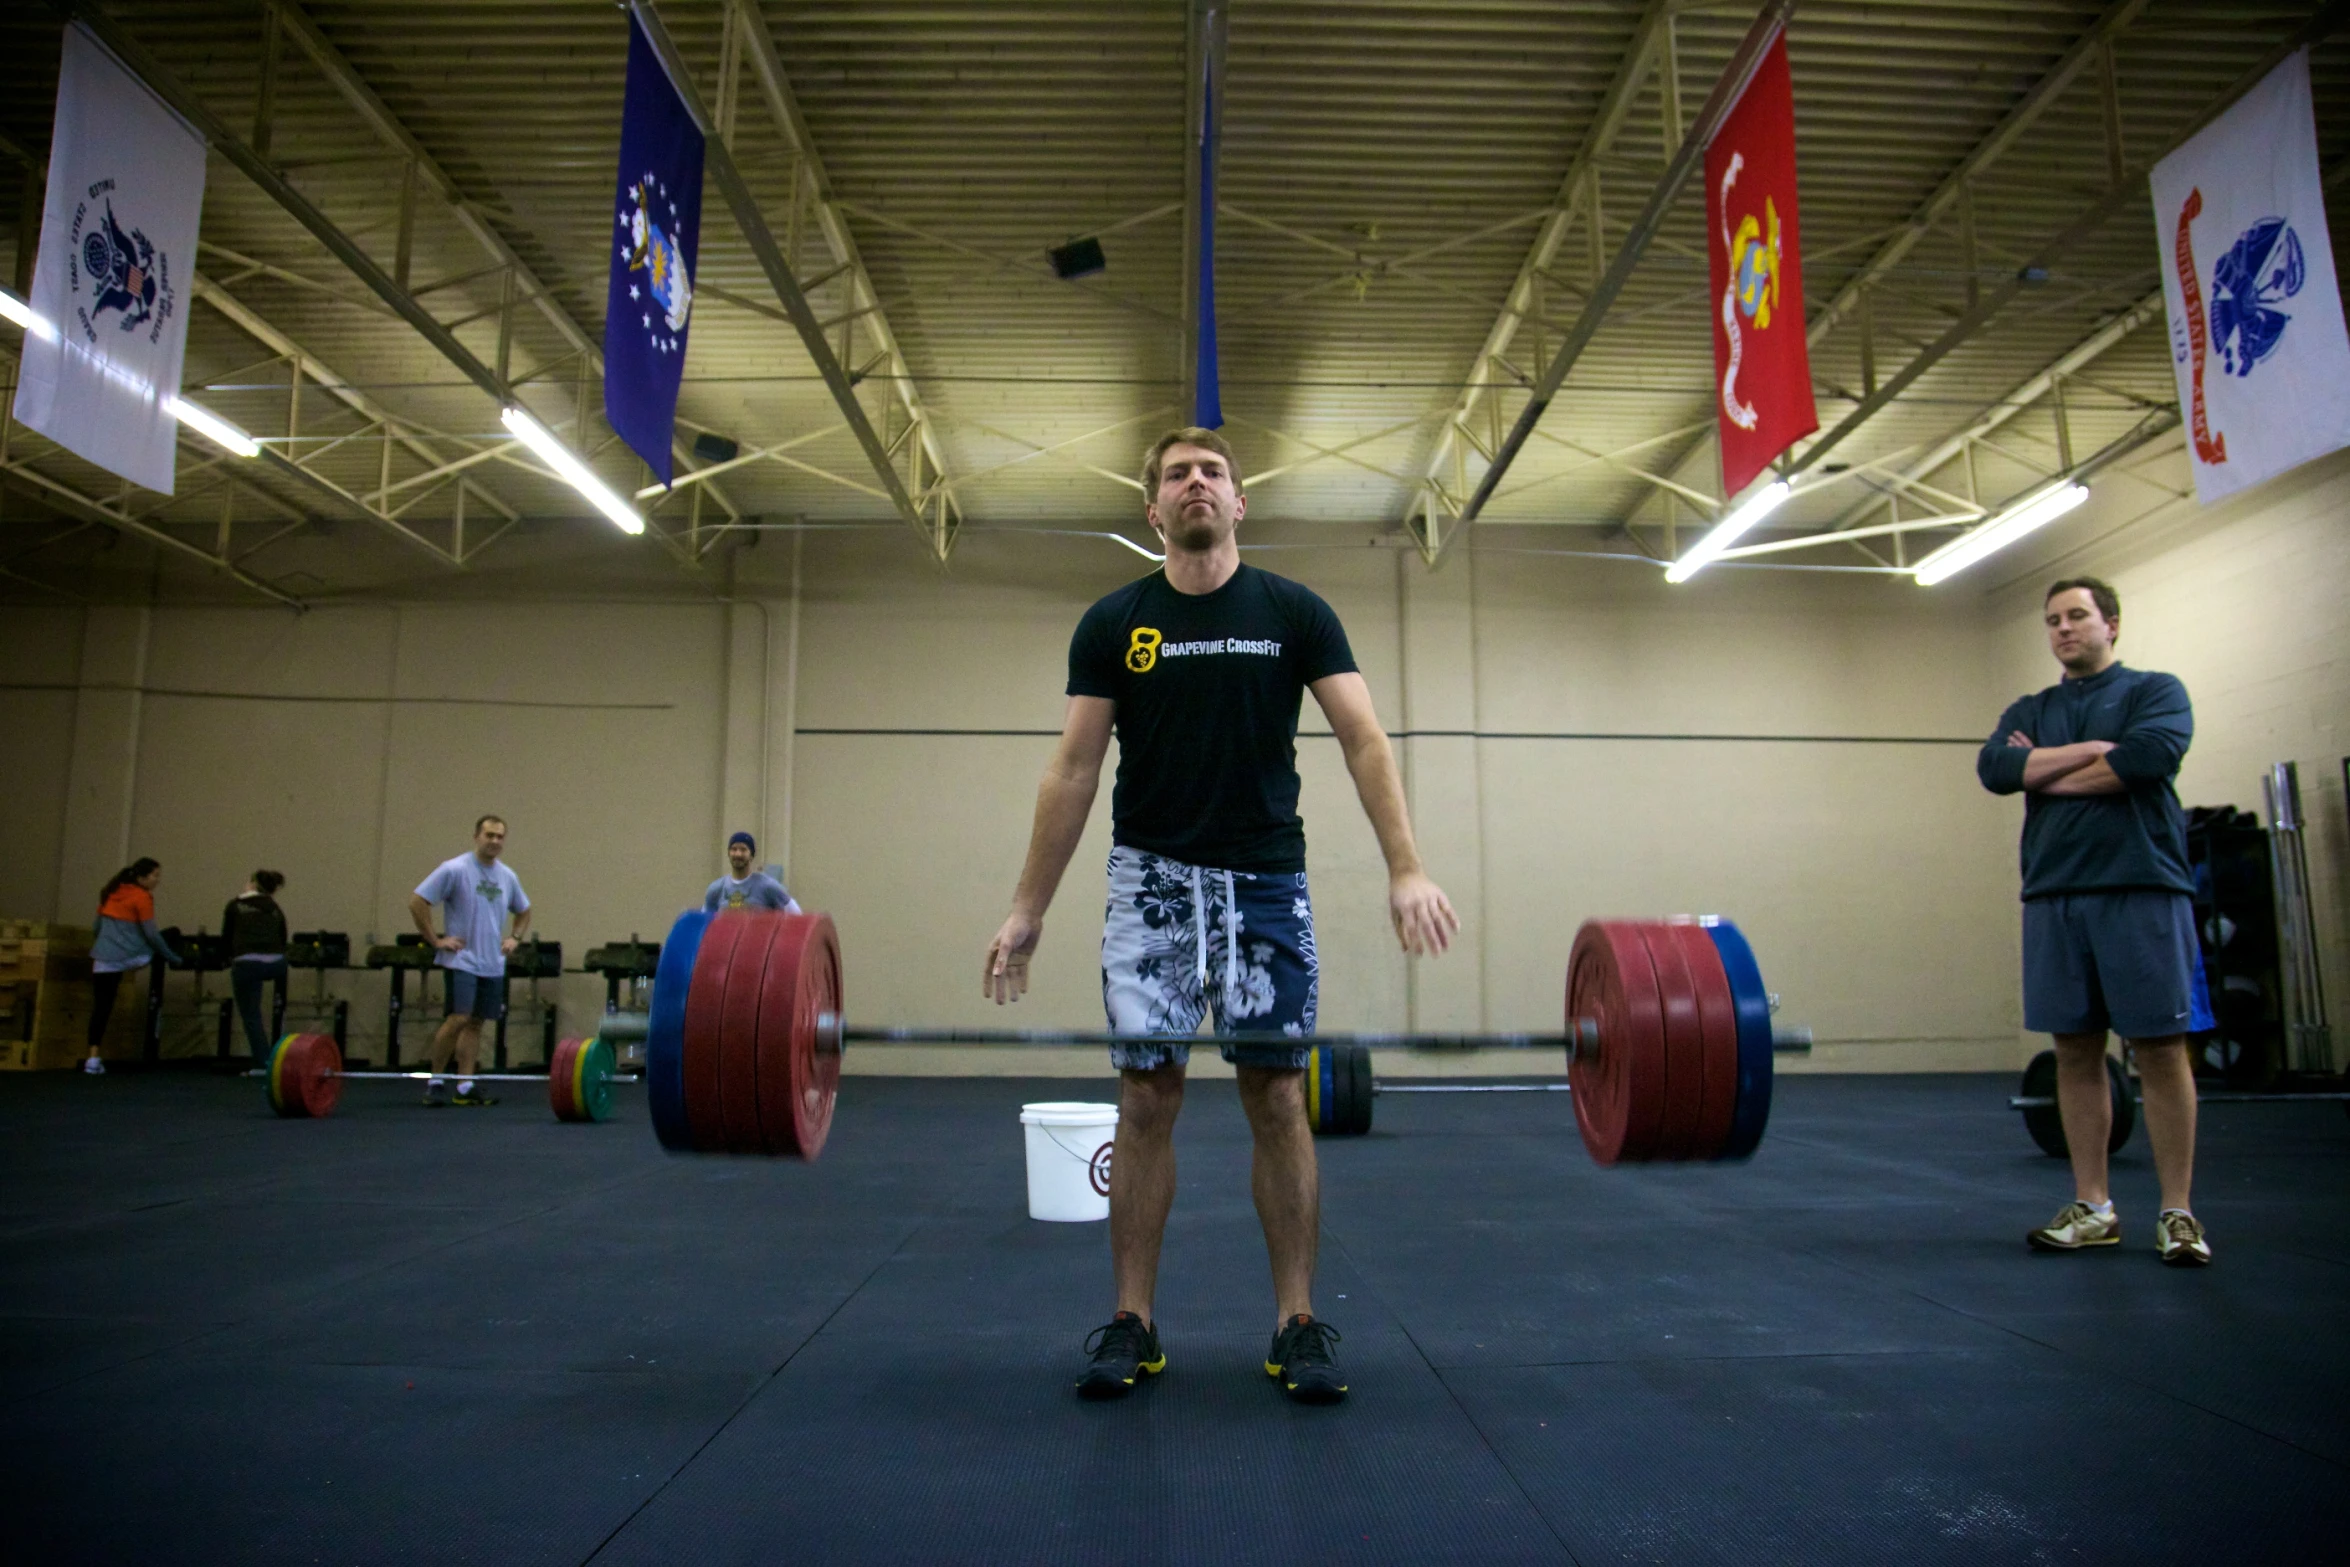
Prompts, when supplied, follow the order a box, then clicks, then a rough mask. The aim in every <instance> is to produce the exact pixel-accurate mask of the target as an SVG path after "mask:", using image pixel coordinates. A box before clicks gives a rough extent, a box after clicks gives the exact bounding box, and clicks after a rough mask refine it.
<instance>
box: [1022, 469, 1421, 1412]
mask: <svg viewBox="0 0 2350 1567" xmlns="http://www.w3.org/2000/svg"><path fill="white" fill-rule="evenodd" d="M1142 477H1143V495H1144V497H1145V500H1144V509H1143V514H1144V516H1145V517H1146V518H1148V519H1149V521H1150V524H1151V527H1152V528H1153V529H1155V530H1156V531H1157V533H1158V535H1159V537H1160V539H1161V541H1162V542H1163V544H1164V545H1165V548H1166V565H1165V567H1164V568H1163V569H1162V570H1159V571H1155V572H1153V573H1151V574H1150V575H1149V576H1147V577H1144V578H1142V579H1141V580H1140V581H1137V582H1133V583H1130V584H1128V585H1127V586H1126V587H1123V588H1120V589H1119V590H1118V591H1117V592H1115V593H1112V594H1111V595H1110V596H1109V597H1107V598H1105V599H1103V600H1101V601H1100V602H1099V603H1097V604H1095V605H1094V606H1093V607H1092V608H1091V609H1089V610H1087V611H1086V613H1085V616H1084V618H1083V619H1082V620H1081V621H1080V622H1079V623H1078V627H1077V634H1076V636H1075V637H1074V639H1072V641H1071V643H1070V646H1069V707H1068V715H1067V718H1066V719H1065V721H1064V724H1063V728H1062V732H1061V740H1060V745H1059V748H1058V749H1057V750H1056V752H1055V754H1054V757H1053V761H1052V764H1051V765H1050V766H1049V767H1048V768H1046V770H1045V775H1044V782H1043V784H1042V785H1041V786H1040V787H1039V788H1038V790H1037V797H1036V822H1035V827H1034V830H1033V832H1032V834H1031V836H1030V839H1029V844H1028V860H1027V864H1026V866H1025V867H1024V868H1023V869H1022V871H1021V873H1020V886H1019V890H1018V891H1017V892H1016V893H1015V894H1014V895H1013V899H1012V912H1011V914H1010V915H1009V917H1007V918H1006V919H1005V921H1004V923H1003V928H1002V929H1001V930H999V931H997V932H996V937H995V940H994V941H993V942H992V943H991V944H990V945H989V947H988V950H987V966H986V968H985V970H984V972H983V975H982V979H981V986H982V989H983V991H984V992H985V993H986V994H990V995H993V996H994V997H995V999H996V1001H997V1003H998V1004H999V1005H1000V1004H1001V1003H1003V1002H1004V1001H1007V1000H1017V999H1018V997H1019V995H1020V993H1021V992H1022V991H1024V990H1025V989H1027V988H1028V964H1029V959H1030V957H1031V956H1032V955H1033V954H1034V952H1035V951H1036V943H1037V938H1038V936H1039V935H1040V934H1041V932H1042V930H1043V922H1044V913H1045V909H1046V908H1047V906H1049V905H1050V904H1051V902H1052V899H1053V891H1054V889H1055V888H1056V887H1057V886H1058V885H1059V884H1060V880H1061V873H1062V872H1063V871H1064V870H1066V869H1067V868H1068V864H1069V856H1070V855H1071V854H1072V853H1073V852H1075V850H1076V847H1077V839H1078V836H1079V835H1080V834H1081V833H1082V832H1083V830H1084V828H1085V820H1086V816H1087V814H1088V812H1089V811H1090V810H1091V809H1092V806H1093V798H1094V793H1095V790H1096V789H1097V787H1098V786H1099V784H1100V780H1101V766H1102V758H1103V756H1104V755H1105V754H1106V753H1107V752H1108V750H1109V745H1110V736H1111V733H1112V731H1113V729H1114V730H1115V731H1116V734H1117V737H1118V780H1117V787H1116V790H1115V792H1114V793H1113V795H1112V805H1111V819H1112V822H1113V824H1114V833H1113V837H1114V839H1115V843H1116V847H1115V848H1114V849H1113V850H1112V851H1111V854H1110V865H1109V884H1110V885H1109V906H1108V911H1107V915H1106V919H1105V923H1104V928H1103V932H1102V1003H1103V1007H1104V1009H1105V1010H1106V1011H1107V1013H1108V1014H1109V1023H1110V1027H1111V1028H1112V1029H1113V1030H1115V1031H1117V1032H1119V1033H1124V1034H1189V1033H1191V1032H1192V1031H1193V1030H1194V1029H1196V1028H1197V1027H1198V1026H1199V1023H1200V1019H1201V1016H1202V1015H1203V1013H1206V1012H1211V1011H1212V1012H1213V1014H1214V1016H1215V1021H1216V1027H1217V1029H1218V1031H1219V1032H1221V1033H1227V1034H1229V1033H1234V1032H1241V1031H1246V1032H1251V1033H1256V1032H1268V1033H1281V1034H1286V1035H1288V1036H1290V1037H1291V1038H1293V1039H1295V1040H1296V1043H1295V1044H1294V1045H1289V1044H1278V1045H1272V1046H1264V1045H1237V1046H1236V1045H1229V1044H1228V1045H1226V1046H1225V1047H1224V1051H1223V1053H1224V1058H1225V1059H1226V1060H1228V1061H1230V1062H1232V1063H1233V1064H1234V1067H1235V1069H1236V1075H1237V1076H1238V1077H1239V1080H1240V1102H1241V1105H1242V1107H1243V1109H1245V1110H1246V1111H1247V1113H1248V1122H1249V1131H1250V1133H1251V1135H1252V1137H1253V1139H1254V1143H1255V1162H1254V1169H1253V1172H1252V1176H1251V1188H1252V1190H1253V1193H1254V1195H1255V1198H1256V1207H1257V1217H1258V1219H1259V1221H1260V1222H1262V1224H1263V1225H1264V1229H1265V1250H1266V1252H1267V1253H1268V1254H1269V1256H1270V1258H1271V1261H1272V1267H1273V1288H1274V1294H1275V1296H1276V1298H1277V1302H1278V1310H1279V1323H1280V1326H1279V1329H1278V1331H1276V1333H1275V1334H1274V1337H1273V1346H1272V1348H1271V1349H1270V1350H1269V1351H1268V1352H1267V1354H1266V1356H1265V1370H1266V1372H1267V1374H1268V1375H1270V1376H1272V1377H1274V1378H1275V1379H1276V1380H1277V1381H1278V1382H1279V1383H1280V1384H1281V1385H1282V1386H1283V1387H1284V1388H1285V1389H1287V1391H1288V1392H1289V1393H1290V1395H1291V1396H1292V1397H1295V1398H1298V1399H1300V1400H1304V1401H1308V1402H1319V1403H1327V1402H1332V1401H1335V1400H1337V1399H1339V1398H1341V1397H1344V1396H1345V1393H1346V1382H1345V1379H1344V1378H1343V1377H1341V1376H1340V1374H1339V1371H1338V1367H1337V1365H1336V1363H1335V1362H1334V1360H1333V1359H1332V1356H1331V1352H1330V1346H1331V1344H1332V1343H1333V1342H1334V1341H1335V1340H1336V1339H1337V1338H1338V1334H1337V1332H1336V1331H1335V1330H1334V1329H1332V1328H1331V1327H1330V1326H1329V1325H1328V1324H1327V1323H1324V1322H1322V1321H1320V1320H1318V1319H1317V1318H1316V1317H1315V1316H1314V1306H1313V1281H1314V1253H1315V1247H1316V1244H1317V1241H1318V1239H1319V1236H1320V1229H1321V1193H1320V1183H1319V1175H1318V1172H1317V1170H1316V1167H1315V1162H1314V1141H1313V1134H1312V1132H1311V1131H1310V1129H1309V1128H1308V1126H1307V1124H1306V1113H1305V1082H1304V1079H1305V1073H1304V1068H1305V1063H1306V1051H1307V1048H1308V1046H1307V1039H1308V1036H1310V1035H1311V1034H1312V1033H1313V1031H1314V1014H1315V1008H1316V1003H1317V999H1318V998H1317V984H1318V973H1319V970H1318V967H1317V964H1316V961H1315V953H1314V916H1313V905H1312V903H1311V901H1310V898H1309V896H1308V893H1307V890H1306V874H1305V828H1304V824H1303V823H1302V822H1300V820H1299V819H1298V814H1297V795H1298V777H1297V745H1296V737H1297V716H1298V707H1299V699H1300V698H1301V696H1302V695H1303V694H1304V693H1305V692H1306V691H1309V690H1310V691H1312V692H1313V693H1314V700H1315V701H1317V702H1319V703H1320V704H1321V707H1322V712H1323V714H1324V716H1326V717H1327V718H1328V719H1329V721H1330V727H1331V729H1332V730H1333V731H1334V732H1335V733H1336V735H1337V737H1338V742H1339V745H1340V747H1341V748H1342V749H1343V750H1344V752H1345V755H1346V765H1347V770H1348V772H1349V773H1351V774H1352V775H1353V777H1354V781H1355V791H1356V793H1357V794H1358V795H1359V796H1360V797H1361V799H1362V803H1363V809H1364V811H1365V812H1366V813H1367V814H1368V815H1369V816H1370V819H1371V825H1372V827H1373V829H1374V830H1375V831H1376V832H1377V834H1378V838H1379V848H1380V852H1381V853H1382V854H1384V855H1385V856H1386V859H1387V873H1388V894H1387V903H1388V913H1389V915H1390V917H1391V918H1392V919H1393V921H1394V924H1395V932H1396V936H1397V938H1398V940H1400V941H1401V942H1402V944H1403V947H1404V950H1405V951H1407V952H1414V953H1420V952H1427V953H1437V952H1442V951H1443V950H1444V949H1445V946H1446V945H1447V943H1448V942H1449V941H1450V939H1451V937H1452V935H1453V933H1454V932H1455V931H1456V930H1458V929H1459V927H1460V921H1459V920H1458V918H1457V917H1456V916H1455V915H1454V914H1453V910H1452V905H1451V904H1450V903H1448V902H1447V901H1446V900H1445V896H1444V893H1443V891H1442V890H1441V889H1439V888H1438V887H1437V885H1436V884H1435V883H1434V882H1433V881H1431V880H1429V879H1428V877H1427V875H1426V874H1425V873H1424V872H1423V871H1422V870H1421V868H1420V856H1419V851H1418V850H1417V849H1416V848H1415V847H1414V845H1413V842H1412V829H1411V821H1410V818H1409V815H1408V814H1407V812H1406V810H1405V807H1404V797H1403V784H1402V780H1401V778H1400V777H1399V775H1398V774H1397V771H1396V766H1395V757H1394V755H1393V753H1392V752H1391V751H1390V750H1389V749H1388V745H1387V736H1386V734H1385V733H1384V732H1383V731H1382V730H1381V729H1380V727H1379V720H1378V718H1377V716H1376V715H1375V714H1374V713H1373V712H1372V709H1371V696H1370V690H1369V688H1368V687H1367V686H1366V685H1365V684H1364V683H1363V677H1362V676H1361V675H1360V674H1358V673H1357V672H1356V670H1355V662H1354V655H1353V653H1352V651H1351V650H1350V649H1349V648H1348V646H1347V641H1346V633H1345V631H1344V630H1343V629H1342V628H1341V627H1340V626H1339V623H1338V617H1337V616H1336V615H1334V614H1332V613H1331V610H1330V606H1329V605H1328V604H1325V603H1324V602H1323V601H1322V600H1321V599H1320V598H1318V597H1316V596H1315V595H1314V594H1313V593H1311V592H1309V591H1308V590H1307V589H1305V588H1303V587H1301V586H1299V585H1298V584H1297V583H1294V582H1290V581H1288V580H1286V579H1284V578H1281V577H1276V576H1274V575H1273V574H1272V573H1270V572H1264V571H1258V570H1256V569H1254V568H1252V567H1248V566H1244V565H1242V564H1241V563H1240V550H1239V546H1238V545H1237V544H1236V543H1235V542H1234V534H1235V530H1236V529H1237V528H1238V526H1239V523H1240V519H1241V517H1242V516H1243V514H1244V513H1245V512H1246V510H1247V501H1246V500H1245V499H1244V497H1243V496H1242V493H1241V479H1240V473H1239V471H1238V469H1237V468H1236V466H1235V465H1234V463H1233V460H1232V452H1231V449H1230V448H1229V447H1228V446H1226V445H1225V444H1224V440H1223V438H1222V437H1221V436H1218V435H1217V434H1215V432H1213V431H1211V430H1202V429H1185V430H1177V431H1174V432H1173V433H1171V434H1169V435H1166V436H1163V437H1161V438H1160V440H1159V442H1158V444H1157V445H1155V446H1154V447H1152V448H1151V452H1150V456H1149V458H1148V460H1147V461H1146V462H1145V463H1144V464H1143V472H1142ZM1189 1058H1190V1049H1189V1047H1188V1046H1185V1045H1181V1044H1174V1045H1164V1044H1138V1045H1133V1046H1117V1047H1113V1048H1112V1050H1111V1052H1110V1059H1111V1061H1112V1062H1113V1063H1114V1064H1115V1065H1116V1066H1117V1067H1118V1070H1119V1077H1120V1084H1119V1095H1118V1110H1119V1114H1118V1134H1117V1145H1116V1149H1115V1152H1114V1154H1113V1156H1112V1159H1111V1164H1110V1253H1111V1259H1112V1266H1113V1269H1114V1272H1115V1275H1116V1283H1117V1291H1118V1306H1117V1312H1116V1315H1115V1316H1113V1317H1112V1318H1111V1320H1110V1321H1109V1322H1108V1323H1107V1324H1105V1325H1104V1326H1103V1327H1102V1328H1100V1329H1098V1330H1097V1331H1096V1332H1095V1333H1094V1334H1093V1335H1091V1336H1090V1337H1089V1338H1088V1339H1087V1340H1086V1349H1087V1351H1088V1353H1089V1354H1090V1356H1091V1360H1090V1363H1089V1364H1088V1366H1087V1368H1086V1372H1085V1375H1084V1378H1083V1379H1082V1380H1081V1381H1080V1382H1079V1383H1078V1388H1079V1391H1080V1392H1082V1393H1084V1394H1085V1395H1086V1396H1088V1397H1095V1398H1103V1397H1115V1396H1117V1395H1119V1394H1122V1393H1124V1392H1126V1391H1127V1390H1128V1389H1129V1388H1131V1387H1132V1386H1133V1385H1134V1383H1135V1380H1136V1378H1137V1377H1138V1376H1147V1375H1155V1374H1156V1373H1158V1372H1160V1371H1162V1370H1164V1369H1165V1368H1166V1364H1167V1357H1166V1354H1165V1352H1164V1350H1162V1349H1161V1347H1160V1344H1159V1334H1158V1327H1157V1324H1156V1322H1155V1321H1154V1320H1153V1318H1152V1314H1151V1304H1152V1296H1153V1293H1154V1290H1155V1287H1156V1285H1157V1282H1158V1267H1159V1243H1160V1240H1161V1238H1162V1236H1163V1235H1164V1234H1165V1231H1166V1226H1167V1211H1168V1208H1169V1207H1170V1206H1171V1205H1172V1204H1173V1202H1174V1199H1175V1151H1174V1141H1173V1134H1174V1128H1175V1117H1176V1115H1177V1113H1178V1112H1179V1111H1181V1109H1182V1108H1183V1074H1184V1068H1185V1065H1186V1064H1187V1062H1188V1061H1189Z"/></svg>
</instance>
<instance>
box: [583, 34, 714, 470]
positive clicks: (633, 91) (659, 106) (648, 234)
mask: <svg viewBox="0 0 2350 1567" xmlns="http://www.w3.org/2000/svg"><path fill="white" fill-rule="evenodd" d="M612 232H613V238H614V245H613V252H612V286H611V288H610V290H609V291H608V292H607V294H606V298H605V303H604V417H605V418H606V419H608V420H610V421H611V424H612V428H613V429H614V430H616V431H618V432H619V435H620V438H621V439H622V440H624V441H626V442H627V443H628V444H629V446H630V447H631V448H633V449H634V450H635V452H636V454H637V455H638V456H639V457H642V458H643V459H644V460H645V463H646V465H647V466H648V467H650V468H651V469H652V470H653V472H654V473H656V474H658V475H659V476H660V479H661V482H662V483H663V484H667V483H669V481H670V466H669V443H670V438H671V435H672V433H673V432H674V430H675V429H676V425H677V383H678V381H679V379H680V378H681V377H682V376H683V374H684V372H685V341H686V317H687V316H688V315H689V314H690V313H691V312H692V310H693V304H694V258H695V256H696V255H697V254H698V252H699V248H700V244H701V232H702V133H701V132H700V131H698V130H696V129H695V128H694V122H693V117H692V116H691V115H689V114H688V113H686V108H685V104H684V103H683V102H682V101H680V100H679V98H678V96H677V90H676V89H675V88H674V87H672V86H670V85H669V76H668V73H667V72H665V71H663V70H662V69H661V59H660V56H658V55H656V54H655V53H654V52H653V46H652V43H651V42H650V41H649V40H647V39H646V37H645V32H644V29H643V28H642V27H641V26H639V25H638V23H637V20H636V18H635V17H633V16H632V17H630V18H629V21H628V96H627V100H626V105H625V107H624V108H623V109H622V111H621V116H620V180H619V198H618V200H617V202H616V203H615V221H614V224H613V230H612Z"/></svg>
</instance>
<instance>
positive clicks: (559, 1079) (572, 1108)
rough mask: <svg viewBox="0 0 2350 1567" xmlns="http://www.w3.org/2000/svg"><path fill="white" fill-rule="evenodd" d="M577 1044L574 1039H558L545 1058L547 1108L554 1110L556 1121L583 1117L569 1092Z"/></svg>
mask: <svg viewBox="0 0 2350 1567" xmlns="http://www.w3.org/2000/svg"><path fill="white" fill-rule="evenodd" d="M579 1046H580V1041H578V1040H576V1039H558V1040H556V1041H555V1053H554V1055H552V1056H550V1057H549V1058H548V1059H547V1108H548V1109H550V1110H552V1111H554V1112H555V1119H556V1120H558V1121H578V1120H584V1119H585V1117H583V1116H582V1115H581V1114H580V1113H579V1102H578V1101H577V1100H576V1099H574V1098H573V1097H572V1094H571V1073H572V1069H573V1068H574V1067H575V1066H577V1065H578V1064H579Z"/></svg>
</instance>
